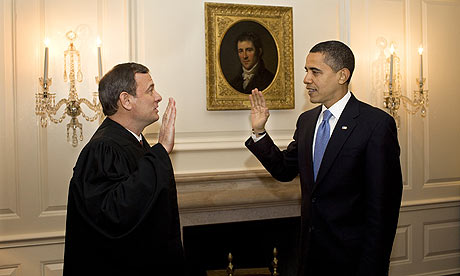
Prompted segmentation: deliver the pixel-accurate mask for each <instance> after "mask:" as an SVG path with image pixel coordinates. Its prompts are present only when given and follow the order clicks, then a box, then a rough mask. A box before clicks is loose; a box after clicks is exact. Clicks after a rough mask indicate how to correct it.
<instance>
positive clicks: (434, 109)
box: [423, 1, 460, 183]
mask: <svg viewBox="0 0 460 276" xmlns="http://www.w3.org/2000/svg"><path fill="white" fill-rule="evenodd" d="M423 7H424V8H425V9H424V11H425V12H424V21H426V24H424V25H425V26H426V30H425V34H424V35H425V36H426V41H427V45H426V52H425V51H424V53H426V58H427V65H426V66H425V69H426V70H427V74H426V75H427V76H428V82H427V85H428V86H427V88H428V89H429V110H428V121H429V122H428V127H429V130H428V155H427V158H426V160H425V162H427V164H429V165H428V168H427V170H428V171H427V173H428V175H427V178H428V179H426V181H427V182H429V183H430V182H432V183H433V182H435V183H437V182H446V181H460V147H459V141H460V116H458V103H460V93H459V90H458V84H457V81H456V80H458V70H457V65H456V64H457V63H458V62H457V61H460V51H459V50H458V38H459V37H460V28H458V26H460V16H459V14H460V2H459V1H427V2H426V3H425V4H424V6H423Z"/></svg>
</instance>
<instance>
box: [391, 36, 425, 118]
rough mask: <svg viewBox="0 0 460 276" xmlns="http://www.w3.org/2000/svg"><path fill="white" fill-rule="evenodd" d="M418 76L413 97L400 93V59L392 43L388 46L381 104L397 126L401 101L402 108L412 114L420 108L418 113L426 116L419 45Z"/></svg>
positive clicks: (421, 49)
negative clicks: (388, 51) (388, 55)
mask: <svg viewBox="0 0 460 276" xmlns="http://www.w3.org/2000/svg"><path fill="white" fill-rule="evenodd" d="M418 52H419V55H420V77H419V78H416V81H417V84H418V89H417V90H414V99H413V100H411V99H409V98H408V97H406V96H404V95H401V74H400V59H399V57H398V56H397V55H396V53H395V48H394V45H393V44H391V46H390V57H388V58H387V60H386V68H387V69H386V70H385V71H386V82H385V83H386V89H385V92H384V95H383V105H384V107H385V108H386V109H388V112H389V113H390V115H391V116H393V118H394V119H395V121H396V125H397V126H398V127H399V123H400V119H399V114H398V110H399V107H400V105H401V103H402V105H403V107H404V109H405V110H406V111H407V112H408V113H410V114H412V115H414V114H415V113H417V112H418V111H419V110H420V114H421V115H422V117H423V118H424V117H425V116H426V107H427V106H428V90H424V89H423V86H424V83H425V78H423V56H422V53H423V48H422V46H420V48H419V50H418Z"/></svg>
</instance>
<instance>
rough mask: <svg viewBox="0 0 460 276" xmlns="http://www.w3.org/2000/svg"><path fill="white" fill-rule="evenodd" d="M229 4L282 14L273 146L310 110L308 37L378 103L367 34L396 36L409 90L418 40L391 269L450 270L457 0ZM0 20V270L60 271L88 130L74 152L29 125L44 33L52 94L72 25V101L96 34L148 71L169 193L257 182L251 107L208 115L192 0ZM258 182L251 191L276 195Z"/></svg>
mask: <svg viewBox="0 0 460 276" xmlns="http://www.w3.org/2000/svg"><path fill="white" fill-rule="evenodd" d="M213 2H222V3H225V2H226V1H213ZM231 2H232V3H241V4H264V5H274V6H289V7H292V8H293V34H294V45H293V46H294V47H293V49H294V57H293V58H294V82H295V83H294V87H295V102H296V107H295V109H293V110H273V111H271V117H270V120H269V123H268V125H267V129H268V131H270V133H271V134H272V136H273V137H274V139H275V140H276V142H277V143H278V144H279V145H280V146H286V145H287V144H288V143H289V141H290V139H291V137H292V134H293V130H294V127H295V122H296V120H297V117H298V115H299V114H300V113H301V112H302V111H304V110H307V109H310V108H311V107H313V105H312V104H311V103H309V101H308V97H306V96H305V93H304V85H303V84H302V79H303V77H304V69H303V67H304V63H305V56H306V53H307V52H308V50H309V49H310V48H311V47H312V46H313V45H314V44H316V43H317V42H319V41H323V40H329V39H341V40H343V41H344V42H346V43H348V44H349V45H350V46H351V48H352V49H353V51H354V53H355V55H356V70H355V73H354V74H353V81H352V86H351V89H352V91H353V92H354V93H355V95H357V97H358V98H360V99H362V100H364V101H366V102H369V103H371V104H373V105H377V106H379V107H381V108H382V107H383V106H382V92H383V87H382V85H381V75H379V71H378V70H377V69H378V67H377V66H378V62H379V58H380V57H381V56H382V55H384V56H388V48H385V49H383V48H379V46H378V45H377V42H378V41H382V39H383V40H385V41H387V43H390V42H394V43H395V45H396V47H397V48H396V53H397V54H398V56H399V57H400V58H401V75H402V80H403V81H402V89H403V94H405V95H407V96H408V97H412V91H413V90H415V89H416V87H417V86H416V82H415V78H416V77H418V74H419V66H420V58H419V55H418V53H417V49H418V47H419V46H420V44H422V45H423V47H424V49H425V50H424V56H423V58H424V59H423V64H424V76H425V78H426V79H427V83H426V89H428V90H429V108H428V113H427V116H426V118H421V117H420V114H419V113H418V114H416V115H408V114H407V113H405V111H403V110H400V112H399V114H400V116H401V126H400V132H399V139H400V144H401V149H402V154H401V162H402V165H403V176H404V195H403V207H402V210H401V214H400V223H399V227H398V230H397V234H396V241H395V245H394V250H393V254H392V265H391V275H449V274H456V273H460V241H459V237H460V147H459V146H458V141H460V127H459V126H460V116H458V112H457V110H456V109H458V108H457V106H458V103H460V93H458V89H457V86H458V85H457V84H456V80H457V79H458V77H457V75H458V70H457V64H458V63H459V62H460V52H459V51H458V45H459V44H460V29H459V28H458V26H460V0H353V1H351V0H327V1H314V0H287V1H284V0H283V1H280V0H269V1H263V0H246V1H241V0H236V1H231ZM0 14H1V15H2V16H1V17H0V129H1V131H0V275H27V276H38V275H62V261H63V248H64V231H65V210H66V202H67V189H68V183H69V179H70V177H71V174H72V168H73V166H74V163H75V160H76V158H77V156H78V154H79V152H80V150H81V148H82V147H83V145H84V144H85V143H86V142H87V141H88V139H89V138H90V137H91V134H92V133H93V132H94V130H95V129H96V128H97V124H95V123H86V122H84V125H83V131H84V141H83V142H81V143H80V144H79V146H78V147H76V148H73V147H72V146H71V145H70V144H69V143H67V141H66V130H65V124H67V121H68V119H66V120H64V122H63V123H61V124H59V125H54V124H53V125H50V126H48V128H46V129H42V128H40V127H39V125H38V123H37V119H36V116H35V113H34V112H35V111H34V108H35V98H34V97H35V93H36V92H38V91H39V83H38V77H40V76H41V75H42V74H43V58H44V50H43V49H44V48H43V41H44V39H45V38H49V39H50V46H49V47H50V66H49V68H50V73H49V75H50V77H52V78H53V85H52V86H51V90H52V92H56V93H57V98H58V99H60V98H63V97H65V96H66V94H67V93H68V89H69V86H68V83H65V82H64V80H63V76H62V75H63V68H64V65H63V51H64V50H65V49H66V48H67V47H68V42H67V41H66V39H65V36H64V35H65V33H66V32H67V31H69V30H74V31H76V32H77V34H78V35H79V37H78V40H77V42H76V45H75V46H76V47H77V49H78V50H79V51H80V52H81V61H82V65H81V66H82V71H83V82H82V83H78V84H77V90H78V93H79V96H80V97H86V98H90V97H91V95H92V94H91V93H92V92H94V91H96V90H97V85H96V83H95V81H94V77H95V76H96V75H97V63H96V62H97V57H96V38H97V37H98V36H99V37H100V38H101V40H102V56H103V68H104V71H105V72H106V71H107V70H109V69H110V68H111V67H113V66H114V65H115V64H118V63H120V62H127V61H130V60H132V61H138V62H141V63H143V64H145V65H147V66H148V67H149V68H150V69H151V74H152V77H153V80H154V82H155V83H156V88H157V90H158V91H159V93H160V94H161V95H162V96H163V98H164V99H167V98H168V97H174V98H175V99H176V101H177V108H178V118H177V124H176V129H177V136H176V147H175V152H174V154H173V155H172V159H173V163H174V167H175V170H176V173H177V175H178V179H179V181H178V186H179V187H178V190H179V192H180V191H188V192H190V193H193V191H192V190H191V188H190V187H194V186H193V185H196V189H197V190H198V191H199V190H200V189H202V188H203V187H204V186H201V185H202V183H201V182H203V181H205V180H206V179H207V180H206V181H208V180H209V179H213V181H214V182H213V185H217V186H218V185H219V183H221V184H222V185H230V186H232V187H234V189H233V191H232V193H233V194H232V195H234V196H235V195H237V194H238V192H241V193H244V191H245V190H244V189H245V188H243V187H247V185H249V184H247V183H252V182H254V181H256V180H257V176H254V177H251V176H248V175H247V174H245V172H247V171H257V170H260V169H261V166H260V164H259V163H258V161H257V160H255V158H254V157H252V156H251V154H250V153H249V152H248V151H247V150H246V149H245V147H244V144H243V142H244V140H245V139H246V138H247V137H248V133H249V129H250V123H249V115H248V114H249V112H248V111H247V110H241V111H207V110H206V57H205V33H204V32H205V25H204V24H205V21H204V1H203V0H190V1H179V0H172V1H147V0H97V1H93V0H78V1H77V0H2V1H1V2H0ZM164 102H166V101H164ZM164 102H163V103H162V104H161V105H160V112H161V113H162V112H163V110H164V108H165V104H164ZM80 121H81V120H80ZM157 131H158V124H154V125H153V126H150V127H149V128H147V129H146V131H145V132H144V134H145V135H146V137H147V138H148V139H149V141H150V142H151V143H154V142H155V137H156V132H157ZM223 156H225V158H222V157H223ZM197 160H199V162H197ZM214 176H217V178H215V179H214V178H213V177H214ZM248 177H249V179H251V180H250V181H248ZM187 179H188V180H187ZM263 181H265V180H263ZM263 181H262V184H260V183H258V184H257V185H256V186H257V187H264V186H267V187H269V189H273V186H272V185H273V184H270V185H271V186H270V185H268V184H266V183H265V184H264V183H263ZM191 183H195V184H193V185H192V184H191ZM189 185H192V186H189ZM206 187H208V188H209V186H206ZM275 190H276V189H275ZM271 191H272V190H270V192H271ZM290 191H295V189H292V190H290ZM207 192H209V191H207ZM270 192H267V194H270ZM184 198H186V197H184V195H181V194H179V199H182V202H179V203H180V205H181V212H182V213H183V216H184V217H185V218H187V214H188V215H189V216H190V217H192V215H193V217H194V218H197V220H203V219H204V220H205V217H204V214H202V213H200V212H202V211H199V210H200V208H199V206H195V207H196V208H195V207H194V208H195V209H194V208H191V209H190V208H189V207H187V206H188V205H187V202H186V201H185V199H184ZM288 198H290V197H289V196H288ZM275 201H276V200H275ZM197 202H200V201H197ZM274 203H275V205H276V204H277V203H276V202H274ZM226 204H227V205H226V206H222V205H221V203H219V202H218V201H216V202H213V203H212V204H211V205H208V206H207V207H210V208H213V209H212V210H219V212H227V213H228V212H233V211H234V212H237V209H238V208H239V209H238V210H241V209H242V208H243V209H244V208H250V207H251V204H248V203H247V202H246V203H245V205H244V206H245V207H242V206H243V205H241V206H240V207H238V208H236V207H235V208H232V205H231V204H230V205H228V203H226ZM236 204H237V203H236ZM264 204H265V203H264ZM290 204H292V202H291V203H290ZM264 206H265V205H264ZM258 207H260V206H258ZM210 212H211V213H212V211H210ZM216 212H217V211H216ZM238 212H240V211H238ZM216 214H217V213H216ZM199 216H201V218H199V219H198V217H199Z"/></svg>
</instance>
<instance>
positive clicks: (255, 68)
mask: <svg viewBox="0 0 460 276" xmlns="http://www.w3.org/2000/svg"><path fill="white" fill-rule="evenodd" d="M236 49H237V52H238V57H239V59H240V62H241V69H240V70H239V73H238V74H237V75H236V77H234V78H233V79H232V80H231V81H230V85H231V86H232V87H233V88H235V89H236V90H238V91H239V92H241V93H245V94H251V91H252V90H253V89H255V88H257V89H259V90H265V88H267V87H268V86H269V85H270V83H271V82H272V80H273V77H274V75H273V73H272V72H270V71H269V70H268V69H267V68H265V64H264V61H263V59H262V54H263V49H262V42H261V41H260V39H259V37H258V36H257V35H256V34H255V33H252V32H244V33H242V34H241V35H239V36H238V37H237V38H236Z"/></svg>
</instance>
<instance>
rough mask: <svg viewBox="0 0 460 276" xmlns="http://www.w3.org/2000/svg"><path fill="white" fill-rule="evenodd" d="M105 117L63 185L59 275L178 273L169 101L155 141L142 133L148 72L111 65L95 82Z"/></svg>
mask: <svg viewBox="0 0 460 276" xmlns="http://www.w3.org/2000/svg"><path fill="white" fill-rule="evenodd" d="M99 98H100V101H101V104H102V108H103V111H104V114H105V115H106V116H107V118H106V119H105V120H104V122H103V123H102V124H101V126H100V127H99V128H98V129H97V131H96V133H95V134H94V136H93V137H92V138H91V140H90V141H89V142H88V144H87V145H86V146H85V147H84V148H83V150H82V152H81V153H80V156H79V157H78V160H77V163H76V165H75V168H74V174H73V177H72V179H71V181H70V187H69V197H68V205H67V223H66V238H65V253H64V275H65V276H71V275H79V276H81V275H184V274H185V273H184V271H185V268H184V254H183V248H182V242H181V234H180V223H179V214H178V206H177V193H176V184H175V180H174V172H173V167H172V164H171V160H170V158H169V153H170V152H171V151H172V149H173V146H174V133H175V126H174V125H175V118H176V107H175V101H174V100H173V99H172V98H170V99H169V103H168V107H167V108H166V111H165V113H164V116H163V120H162V125H161V128H160V132H159V138H158V143H157V144H155V145H154V146H152V147H150V146H149V144H148V143H147V140H146V139H145V138H144V137H143V135H142V133H141V132H142V130H143V129H144V128H145V127H146V126H148V125H150V124H152V123H153V122H155V121H157V120H158V119H159V115H158V104H159V102H160V101H161V99H162V98H161V96H160V95H159V94H158V93H157V92H156V91H155V88H154V83H153V81H152V78H151V76H150V74H149V70H148V68H146V67H145V66H143V65H140V64H136V63H125V64H119V65H117V66H115V67H114V68H113V69H112V70H111V71H110V72H108V73H107V74H106V75H105V76H104V77H103V78H102V80H101V81H100V83H99Z"/></svg>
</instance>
